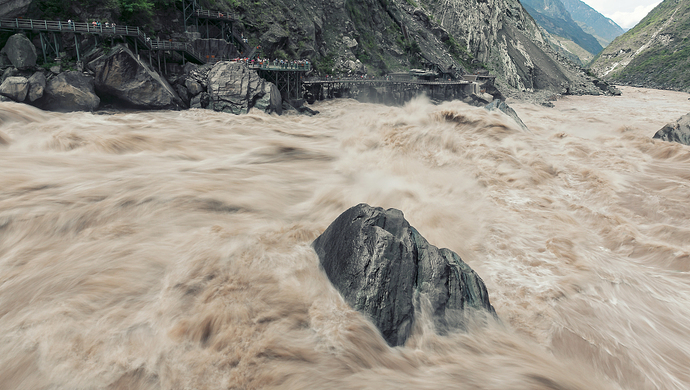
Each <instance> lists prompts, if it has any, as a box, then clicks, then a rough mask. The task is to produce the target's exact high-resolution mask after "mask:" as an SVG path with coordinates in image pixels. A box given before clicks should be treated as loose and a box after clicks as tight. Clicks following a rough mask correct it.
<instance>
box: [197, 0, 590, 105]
mask: <svg viewBox="0 0 690 390" xmlns="http://www.w3.org/2000/svg"><path fill="white" fill-rule="evenodd" d="M209 6H211V5H209ZM215 7H216V8H218V7H224V10H227V11H229V12H235V13H237V14H240V15H242V20H243V23H244V28H245V31H244V32H245V35H246V36H249V37H250V43H251V44H252V45H255V46H261V48H262V53H261V54H263V55H265V56H269V57H281V56H285V57H288V58H311V59H313V62H314V64H315V67H316V69H317V70H318V71H319V72H322V73H345V74H347V73H351V74H357V73H360V72H364V71H366V72H367V73H369V74H372V73H388V72H391V71H396V70H402V69H409V68H416V67H419V68H421V67H426V68H430V69H435V70H437V71H439V72H441V73H444V74H454V75H461V74H463V73H465V72H470V73H471V72H475V71H477V70H481V69H482V68H487V69H489V70H490V71H491V72H492V73H493V74H495V75H496V76H497V78H498V84H499V86H500V87H503V88H512V89H517V90H520V91H532V90H540V89H543V90H549V91H552V92H554V93H561V92H566V91H567V92H569V93H574V94H576V93H601V90H600V89H599V88H597V87H596V86H594V85H593V84H592V80H591V78H590V79H588V78H587V76H586V75H585V74H584V72H583V71H582V69H580V67H578V66H576V65H574V64H573V63H571V62H570V61H568V60H567V59H566V58H565V57H564V56H562V55H560V54H558V53H557V52H556V51H555V50H554V49H553V48H552V47H551V45H550V44H549V42H548V39H547V38H546V37H545V35H544V33H543V32H542V31H543V30H541V29H540V28H539V27H538V26H537V24H536V23H535V21H534V20H533V19H532V17H531V16H529V14H528V13H527V12H526V11H525V9H524V8H523V7H522V5H521V4H520V2H519V1H518V0H303V1H296V0H270V1H269V0H256V1H248V0H235V1H232V2H227V3H218V2H216V3H215Z"/></svg>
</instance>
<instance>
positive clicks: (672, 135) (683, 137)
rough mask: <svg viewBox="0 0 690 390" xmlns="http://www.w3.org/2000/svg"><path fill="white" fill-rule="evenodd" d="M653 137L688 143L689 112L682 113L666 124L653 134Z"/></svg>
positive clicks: (689, 140)
mask: <svg viewBox="0 0 690 390" xmlns="http://www.w3.org/2000/svg"><path fill="white" fill-rule="evenodd" d="M654 138H656V139H660V140H662V141H668V142H677V143H679V144H683V145H690V114H688V115H684V116H682V117H681V118H680V119H678V120H677V121H675V122H673V123H669V124H667V125H666V126H664V127H663V128H662V129H661V130H659V131H657V132H656V134H654Z"/></svg>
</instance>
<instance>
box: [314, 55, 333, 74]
mask: <svg viewBox="0 0 690 390" xmlns="http://www.w3.org/2000/svg"><path fill="white" fill-rule="evenodd" d="M333 66H335V59H334V58H333V53H329V54H328V55H326V56H325V57H322V58H321V59H320V60H316V61H315V62H314V69H316V71H317V72H319V73H325V74H327V75H332V74H333Z"/></svg>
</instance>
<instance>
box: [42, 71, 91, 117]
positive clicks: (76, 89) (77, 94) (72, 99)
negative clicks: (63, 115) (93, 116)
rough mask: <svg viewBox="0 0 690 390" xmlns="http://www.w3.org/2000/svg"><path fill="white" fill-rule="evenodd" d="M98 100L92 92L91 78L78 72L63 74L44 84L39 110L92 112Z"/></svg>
mask: <svg viewBox="0 0 690 390" xmlns="http://www.w3.org/2000/svg"><path fill="white" fill-rule="evenodd" d="M99 104H100V99H99V98H98V96H96V92H95V91H94V81H93V77H90V76H86V75H84V74H82V73H80V72H65V73H60V74H59V75H57V76H55V77H53V78H51V79H50V80H48V82H47V83H46V87H45V90H44V91H43V97H42V98H41V99H39V100H38V101H37V105H38V106H39V107H40V108H43V109H45V110H50V111H63V112H64V111H93V110H95V109H96V108H98V105H99Z"/></svg>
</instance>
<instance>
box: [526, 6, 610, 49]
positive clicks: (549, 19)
mask: <svg viewBox="0 0 690 390" xmlns="http://www.w3.org/2000/svg"><path fill="white" fill-rule="evenodd" d="M521 2H522V5H523V7H525V9H526V10H527V12H528V13H529V14H530V15H531V16H532V17H533V18H534V20H535V21H536V22H537V23H538V24H539V25H540V26H541V27H543V28H544V29H545V30H546V31H547V32H548V33H549V34H552V35H555V36H558V37H562V38H566V39H569V40H571V41H573V42H574V43H576V44H577V45H578V46H580V47H581V48H583V49H584V50H586V51H587V52H589V53H591V54H592V55H596V54H598V53H599V52H601V51H602V50H603V47H602V46H601V44H600V43H599V41H598V40H597V39H596V38H595V37H594V36H592V35H590V34H588V33H586V32H585V31H584V30H583V29H582V28H581V27H580V26H579V25H578V24H577V23H576V22H575V20H573V18H572V16H571V15H570V13H569V12H568V10H567V9H566V8H565V6H564V5H563V3H561V1H560V0H522V1H521ZM576 54H577V53H576Z"/></svg>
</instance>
